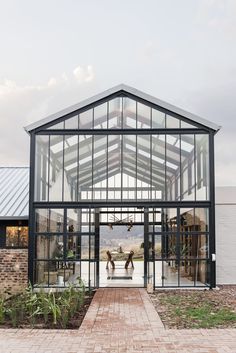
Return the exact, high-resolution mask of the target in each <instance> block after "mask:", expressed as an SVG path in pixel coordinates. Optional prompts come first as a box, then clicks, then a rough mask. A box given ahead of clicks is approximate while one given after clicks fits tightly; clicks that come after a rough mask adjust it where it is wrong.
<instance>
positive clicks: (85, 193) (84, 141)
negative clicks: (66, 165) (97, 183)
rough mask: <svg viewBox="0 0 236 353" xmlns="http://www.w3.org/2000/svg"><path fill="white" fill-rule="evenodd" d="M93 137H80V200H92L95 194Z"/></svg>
mask: <svg viewBox="0 0 236 353" xmlns="http://www.w3.org/2000/svg"><path fill="white" fill-rule="evenodd" d="M92 155H93V137H92V136H91V135H80V136H79V175H78V200H91V199H92V192H93V173H92V170H93V169H92V168H93V163H92Z"/></svg>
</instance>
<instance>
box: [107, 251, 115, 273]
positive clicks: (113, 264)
mask: <svg viewBox="0 0 236 353" xmlns="http://www.w3.org/2000/svg"><path fill="white" fill-rule="evenodd" d="M109 262H110V263H111V267H112V269H113V270H114V269H115V262H114V261H113V260H112V256H111V253H110V251H109V250H107V265H106V269H108V268H109V267H108V264H109Z"/></svg>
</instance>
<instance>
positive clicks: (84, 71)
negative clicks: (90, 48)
mask: <svg viewBox="0 0 236 353" xmlns="http://www.w3.org/2000/svg"><path fill="white" fill-rule="evenodd" d="M73 74H74V76H75V78H76V80H77V81H78V82H79V83H81V82H90V81H93V79H94V72H93V67H92V66H91V65H88V66H87V67H86V68H83V67H81V66H77V67H76V68H75V69H74V71H73Z"/></svg>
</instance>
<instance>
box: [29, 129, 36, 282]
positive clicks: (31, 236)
mask: <svg viewBox="0 0 236 353" xmlns="http://www.w3.org/2000/svg"><path fill="white" fill-rule="evenodd" d="M34 175H35V134H34V132H32V133H31V135H30V179H29V180H30V185H29V248H28V279H29V281H30V283H31V284H34V257H35V256H34V255H35V236H34V219H35V216H34V213H35V211H34V207H33V203H34V180H35V178H34Z"/></svg>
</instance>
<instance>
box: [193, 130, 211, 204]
mask: <svg viewBox="0 0 236 353" xmlns="http://www.w3.org/2000/svg"><path fill="white" fill-rule="evenodd" d="M209 197H210V195H209V136H208V135H196V200H209Z"/></svg>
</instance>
